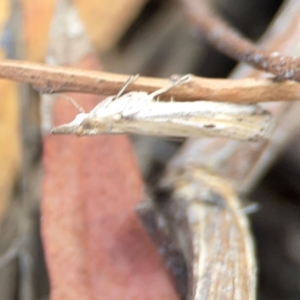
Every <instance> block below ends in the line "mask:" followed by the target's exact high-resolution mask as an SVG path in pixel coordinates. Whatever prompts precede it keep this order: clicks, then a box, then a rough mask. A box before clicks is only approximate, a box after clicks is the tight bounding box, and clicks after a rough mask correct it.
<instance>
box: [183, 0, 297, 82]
mask: <svg viewBox="0 0 300 300" xmlns="http://www.w3.org/2000/svg"><path fill="white" fill-rule="evenodd" d="M181 2H182V4H183V6H184V8H185V9H186V11H187V14H188V16H189V20H190V22H191V24H192V25H193V26H194V29H195V31H196V32H197V33H200V34H201V35H202V36H204V38H205V39H206V40H207V41H208V42H209V43H210V44H212V45H213V46H214V47H216V48H217V49H218V50H219V51H221V52H223V53H225V54H227V55H228V56H230V57H232V58H234V59H236V60H238V61H241V62H245V63H247V64H249V65H251V66H253V67H255V68H257V69H260V70H263V71H266V72H270V73H273V74H274V75H276V78H277V79H278V80H286V79H289V80H294V81H298V82H299V81H300V58H297V57H293V56H288V55H281V54H280V53H278V52H267V51H264V50H261V49H258V48H257V47H256V46H255V45H253V44H252V43H251V42H250V41H248V40H247V39H245V38H244V37H242V35H241V34H240V33H239V32H237V31H236V30H234V29H233V28H231V27H230V26H228V25H227V24H226V23H225V22H224V21H223V20H222V19H221V18H220V17H218V16H217V15H216V14H215V13H214V12H213V11H212V9H211V8H210V6H209V4H208V1H207V0H201V1H198V0H181Z"/></svg>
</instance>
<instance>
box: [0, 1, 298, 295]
mask: <svg viewBox="0 0 300 300" xmlns="http://www.w3.org/2000/svg"><path fill="white" fill-rule="evenodd" d="M283 2H284V1H281V0H222V1H221V0H211V1H210V3H211V5H213V6H214V8H215V9H216V10H217V11H218V12H219V13H220V14H221V15H222V16H224V18H225V19H226V20H228V22H230V23H231V24H232V25H233V26H234V27H236V28H238V30H240V31H241V32H242V33H243V34H244V35H245V36H246V37H248V38H249V39H251V40H253V41H257V40H258V39H259V38H260V37H261V36H262V35H263V33H264V31H265V30H266V29H267V27H268V26H269V24H270V23H271V21H272V19H273V18H274V16H275V15H276V13H277V11H278V9H279V7H280V5H281V4H282V3H283ZM74 3H75V6H76V8H77V10H78V14H79V16H80V17H81V19H82V21H83V24H84V25H85V27H86V30H87V33H88V37H89V39H90V41H91V43H92V45H93V47H94V49H95V50H96V51H97V55H98V57H99V60H100V63H101V66H102V69H103V70H105V71H108V72H114V73H123V74H137V73H139V74H141V75H144V76H153V77H170V76H171V75H172V74H174V73H177V74H186V73H193V74H195V75H198V76H203V77H224V78H225V77H227V76H229V75H230V73H231V72H232V70H233V69H234V67H235V66H236V62H235V61H233V60H231V59H229V58H228V57H226V56H224V55H222V54H220V53H219V52H217V51H216V50H214V49H213V48H212V47H210V46H209V45H207V44H206V43H205V41H204V40H203V39H201V37H199V36H197V35H195V34H194V31H193V30H192V28H189V24H188V18H187V16H186V15H185V13H184V11H183V9H182V7H181V5H180V1H175V0H164V1H162V0H148V1H147V0H110V1H104V0H103V1H98V0H88V1H87V0H85V1H80V0H76V1H74ZM54 7H55V1H54V0H44V1H39V0H0V47H1V49H0V55H1V58H5V57H6V58H17V59H25V60H30V61H35V62H44V61H45V53H46V48H47V40H48V30H49V23H50V21H51V18H52V16H53V12H54ZM125 8H126V9H125ZM100 16H101V17H100ZM299 19H300V15H299ZM299 35H300V29H299ZM285 42H287V43H288V42H289V41H284V40H283V41H282V43H285ZM0 93H1V101H0V105H1V108H0V133H1V134H0V143H1V144H0V165H1V169H0V222H1V223H0V224H1V228H0V255H1V256H0V299H1V300H2V299H3V300H13V299H28V300H29V298H26V297H25V296H24V295H28V293H27V292H26V291H28V289H29V290H30V291H31V293H29V294H31V298H30V299H37V300H40V299H41V300H42V299H43V300H46V299H49V298H48V297H49V281H48V275H47V267H46V266H45V259H44V254H43V253H44V252H43V247H42V243H41V237H40V227H39V226H40V213H39V211H40V202H41V193H42V192H41V184H42V176H43V170H42V158H43V157H42V156H43V147H42V137H41V131H40V114H39V104H40V103H39V96H38V94H37V93H36V92H35V91H33V89H32V88H31V87H29V86H27V85H25V84H16V83H13V82H8V81H4V80H1V81H0ZM21 98H22V100H21V101H20V99H21ZM131 140H132V142H133V145H134V148H135V153H136V155H137V159H138V162H139V167H140V169H141V172H142V175H143V178H144V179H145V180H146V182H152V181H154V179H155V178H156V177H157V176H158V174H159V172H160V171H161V170H162V169H163V168H164V166H165V165H166V163H167V162H168V160H169V159H170V157H171V156H172V155H173V154H174V153H175V152H176V151H177V150H178V149H179V147H180V145H181V143H182V141H172V140H166V139H158V138H150V137H136V136H135V137H132V138H131ZM299 149H300V142H299V139H298V136H295V138H294V139H293V141H292V142H291V143H289V144H288V145H286V146H285V150H284V152H283V153H282V154H281V155H280V157H279V158H278V159H277V161H276V162H275V163H274V164H273V166H270V168H269V170H268V172H267V174H266V175H265V176H264V178H263V179H262V181H261V182H260V183H259V184H258V185H257V187H256V188H255V190H254V191H253V192H252V193H251V194H250V195H248V199H250V200H251V201H253V202H256V203H259V205H260V210H259V211H257V212H255V213H254V214H253V215H251V216H250V218H251V224H252V228H253V233H254V239H255V241H256V247H257V258H258V265H259V287H258V299H260V300H279V299H280V300H296V299H300V217H299V216H300V202H299V196H300V184H299V180H300V154H299V153H300V152H299Z"/></svg>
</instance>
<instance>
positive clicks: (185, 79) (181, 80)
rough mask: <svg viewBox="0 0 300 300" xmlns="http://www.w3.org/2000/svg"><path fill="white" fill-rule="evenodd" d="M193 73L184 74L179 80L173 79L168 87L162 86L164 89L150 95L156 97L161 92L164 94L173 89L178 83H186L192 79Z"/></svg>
mask: <svg viewBox="0 0 300 300" xmlns="http://www.w3.org/2000/svg"><path fill="white" fill-rule="evenodd" d="M191 77H192V76H191V75H190V74H187V75H184V76H181V77H179V78H178V79H177V80H175V81H174V80H172V82H171V84H170V85H168V86H167V87H165V88H162V89H159V90H157V91H155V92H153V93H151V94H150V95H149V96H150V97H152V98H155V97H156V96H158V95H160V94H163V93H165V92H167V91H169V90H170V89H172V88H173V87H175V86H177V85H180V84H183V83H186V82H188V81H189V80H190V79H191Z"/></svg>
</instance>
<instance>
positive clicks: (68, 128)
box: [51, 113, 105, 136]
mask: <svg viewBox="0 0 300 300" xmlns="http://www.w3.org/2000/svg"><path fill="white" fill-rule="evenodd" d="M104 128H105V126H104V123H103V126H101V124H99V122H97V125H96V124H95V121H93V119H91V118H90V116H89V114H86V113H81V114H78V115H77V116H76V118H75V119H74V120H73V121H72V122H70V123H66V124H62V125H59V126H56V127H54V128H53V129H52V130H51V134H77V135H79V136H80V135H94V134H99V133H102V132H104V131H105V130H104Z"/></svg>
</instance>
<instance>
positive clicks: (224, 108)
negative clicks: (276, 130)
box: [51, 75, 273, 141]
mask: <svg viewBox="0 0 300 300" xmlns="http://www.w3.org/2000/svg"><path fill="white" fill-rule="evenodd" d="M137 77H138V75H136V76H131V77H130V78H129V79H128V80H127V81H126V82H125V84H124V86H123V87H122V89H121V90H120V91H119V92H118V94H117V95H114V96H110V97H108V98H106V99H105V100H104V101H102V102H100V103H99V104H98V105H97V106H96V107H95V108H94V109H93V110H91V111H90V112H89V113H86V112H84V110H83V109H82V108H81V107H79V106H78V105H77V104H76V103H75V102H74V101H73V100H72V99H69V100H70V101H71V102H72V103H73V104H74V105H75V106H76V107H77V109H78V110H79V114H78V115H77V116H76V117H75V119H74V120H73V121H72V122H70V123H67V124H63V125H59V126H56V127H54V128H53V129H52V131H51V133H52V134H77V135H79V136H83V135H98V134H139V135H152V136H160V137H179V138H188V137H201V136H211V137H224V138H231V139H237V140H250V141H255V140H259V139H266V138H269V137H270V135H271V133H272V123H273V122H272V117H271V115H270V114H269V113H268V112H267V111H265V110H263V109H262V108H261V107H259V106H258V105H255V104H249V105H248V104H233V103H219V102H212V101H193V102H175V101H171V102H163V101H159V100H158V96H159V95H161V94H163V93H165V92H167V91H169V90H170V89H172V88H173V87H175V86H178V85H181V84H184V83H186V82H188V81H189V80H190V78H191V75H185V76H182V77H179V78H177V79H176V80H173V81H172V82H171V83H170V85H168V86H167V87H165V88H162V89H159V90H157V91H155V92H153V93H151V94H148V93H146V92H129V93H124V92H125V90H126V88H127V87H128V85H129V84H131V83H132V82H133V81H135V80H136V79H137Z"/></svg>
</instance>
